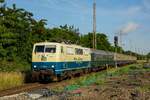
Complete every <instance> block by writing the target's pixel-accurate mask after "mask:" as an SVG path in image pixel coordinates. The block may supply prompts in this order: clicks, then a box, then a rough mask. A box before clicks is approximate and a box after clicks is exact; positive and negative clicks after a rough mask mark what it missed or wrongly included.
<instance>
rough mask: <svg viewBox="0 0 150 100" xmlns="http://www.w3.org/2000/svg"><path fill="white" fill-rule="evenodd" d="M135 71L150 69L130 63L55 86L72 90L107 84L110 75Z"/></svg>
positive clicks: (62, 89)
mask: <svg viewBox="0 0 150 100" xmlns="http://www.w3.org/2000/svg"><path fill="white" fill-rule="evenodd" d="M135 71H143V72H146V71H150V69H144V68H143V67H142V65H128V66H125V67H121V68H117V69H115V68H112V69H108V70H105V71H101V72H98V73H92V74H88V75H86V76H83V77H80V78H77V79H72V80H70V81H69V83H68V85H66V86H65V87H64V86H62V87H61V86H60V87H57V88H54V91H55V90H56V91H58V92H59V91H64V90H65V91H72V90H76V89H79V88H81V87H86V86H89V85H92V84H96V85H103V84H105V82H106V80H107V79H108V78H110V77H116V76H121V75H123V74H129V73H134V72H135Z"/></svg>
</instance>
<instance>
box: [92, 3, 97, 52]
mask: <svg viewBox="0 0 150 100" xmlns="http://www.w3.org/2000/svg"><path fill="white" fill-rule="evenodd" d="M96 42H97V41H96V0H94V3H93V49H96V47H97V43H96Z"/></svg>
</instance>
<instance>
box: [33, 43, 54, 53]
mask: <svg viewBox="0 0 150 100" xmlns="http://www.w3.org/2000/svg"><path fill="white" fill-rule="evenodd" d="M34 52H35V53H56V46H55V45H36V46H35V50H34Z"/></svg>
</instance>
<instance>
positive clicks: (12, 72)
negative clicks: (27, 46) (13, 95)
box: [0, 61, 30, 90]
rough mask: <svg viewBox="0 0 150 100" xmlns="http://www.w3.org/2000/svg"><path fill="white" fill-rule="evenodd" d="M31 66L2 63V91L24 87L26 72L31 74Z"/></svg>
mask: <svg viewBox="0 0 150 100" xmlns="http://www.w3.org/2000/svg"><path fill="white" fill-rule="evenodd" d="M29 70H30V65H29V64H28V63H26V62H8V61H1V62H0V90H4V89H9V88H12V87H16V86H20V85H23V84H24V82H25V76H26V73H25V72H29Z"/></svg>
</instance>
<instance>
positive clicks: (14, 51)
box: [0, 0, 123, 71]
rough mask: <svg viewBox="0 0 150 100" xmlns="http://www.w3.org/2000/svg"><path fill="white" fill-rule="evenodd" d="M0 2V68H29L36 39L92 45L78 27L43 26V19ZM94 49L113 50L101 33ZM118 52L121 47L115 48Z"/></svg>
mask: <svg viewBox="0 0 150 100" xmlns="http://www.w3.org/2000/svg"><path fill="white" fill-rule="evenodd" d="M0 2H1V3H0V70H2V71H12V70H18V71H20V70H21V71H24V70H29V69H30V63H31V56H32V55H31V53H32V47H33V44H34V43H36V42H43V41H45V40H47V41H51V42H63V41H65V42H70V43H73V44H79V45H82V46H85V47H89V48H92V33H85V34H84V35H83V34H81V33H80V32H79V29H78V28H75V27H74V26H69V25H61V26H60V27H55V28H46V27H45V25H46V20H45V19H41V20H35V19H34V18H33V14H32V13H31V12H28V11H26V10H25V9H22V8H17V7H16V5H15V4H13V5H12V7H7V5H6V4H5V3H4V0H0ZM49 20H50V19H49ZM97 49H101V50H107V51H115V49H114V47H113V46H112V45H111V44H110V42H109V41H108V38H107V36H106V35H105V34H103V33H97ZM118 51H123V50H122V49H121V48H120V47H118Z"/></svg>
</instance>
